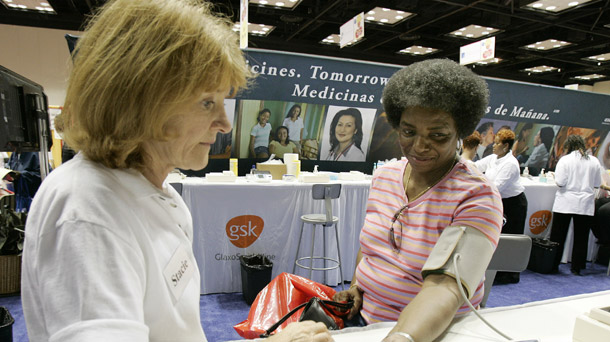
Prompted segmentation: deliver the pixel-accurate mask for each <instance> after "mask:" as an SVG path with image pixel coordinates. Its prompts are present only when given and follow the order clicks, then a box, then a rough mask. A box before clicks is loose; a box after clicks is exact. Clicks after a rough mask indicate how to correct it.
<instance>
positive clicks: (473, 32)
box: [449, 25, 500, 39]
mask: <svg viewBox="0 0 610 342" xmlns="http://www.w3.org/2000/svg"><path fill="white" fill-rule="evenodd" d="M498 32H500V29H497V28H493V27H488V26H480V25H468V26H464V27H462V28H460V29H458V30H455V31H453V32H450V33H449V35H450V36H454V37H459V38H469V39H478V38H481V37H485V36H489V35H491V34H494V33H498Z"/></svg>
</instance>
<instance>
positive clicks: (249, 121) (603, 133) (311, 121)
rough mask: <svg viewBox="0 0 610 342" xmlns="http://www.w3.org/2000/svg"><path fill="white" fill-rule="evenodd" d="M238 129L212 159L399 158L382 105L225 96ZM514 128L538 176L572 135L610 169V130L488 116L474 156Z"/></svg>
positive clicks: (523, 161) (522, 160)
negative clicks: (295, 155)
mask: <svg viewBox="0 0 610 342" xmlns="http://www.w3.org/2000/svg"><path fill="white" fill-rule="evenodd" d="M224 105H225V110H226V112H227V117H228V118H229V120H230V121H231V123H232V124H233V127H234V129H233V130H232V131H231V132H229V133H224V134H223V133H218V136H217V137H216V142H215V143H214V145H213V146H212V149H211V152H210V158H213V159H227V158H230V157H232V158H268V157H269V156H270V155H271V154H274V155H275V156H276V158H279V159H282V158H283V156H284V154H285V153H298V154H299V158H300V159H303V160H326V161H350V162H359V161H362V162H364V161H368V162H376V161H378V160H390V159H392V158H397V159H399V158H400V157H401V152H400V149H399V148H397V146H398V144H397V143H396V142H397V139H398V135H397V134H396V132H395V130H393V129H392V127H391V126H390V124H389V123H388V122H387V117H386V115H385V113H384V112H383V111H382V110H378V109H375V108H362V107H347V106H334V105H322V104H313V103H301V102H289V101H269V100H236V99H227V100H225V103H224ZM502 128H508V129H510V130H512V131H514V132H515V135H516V140H515V143H514V145H513V148H512V153H513V155H514V156H515V157H516V158H517V160H518V161H519V164H520V166H521V167H522V168H524V167H528V169H529V172H530V174H531V175H533V176H536V175H538V174H539V173H540V171H541V170H542V169H545V170H547V171H549V170H551V171H552V170H554V169H555V166H556V165H557V161H558V160H559V158H560V157H561V156H562V155H563V143H564V142H565V139H566V138H567V137H568V136H569V135H571V134H577V135H580V136H582V137H583V139H585V143H586V147H587V152H588V153H589V154H591V155H593V156H595V157H597V158H598V159H599V160H600V162H601V163H602V165H603V166H604V167H605V168H606V169H608V168H610V132H609V131H610V129H591V128H580V127H569V126H558V125H550V124H540V123H532V122H517V121H507V120H493V119H487V118H484V119H482V120H481V122H479V125H478V126H477V129H476V131H477V132H478V133H479V135H480V144H479V145H478V147H477V148H476V153H475V156H474V158H473V160H474V161H476V160H478V159H481V158H483V157H486V156H488V155H489V154H491V153H492V146H493V141H494V138H495V134H496V133H497V132H498V131H499V130H500V129H502Z"/></svg>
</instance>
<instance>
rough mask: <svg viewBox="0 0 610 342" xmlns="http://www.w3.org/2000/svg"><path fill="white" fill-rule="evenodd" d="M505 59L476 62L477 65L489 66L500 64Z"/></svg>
mask: <svg viewBox="0 0 610 342" xmlns="http://www.w3.org/2000/svg"><path fill="white" fill-rule="evenodd" d="M502 61H503V59H502V58H494V59H490V60H487V61H480V62H476V63H475V64H476V65H489V64H498V63H500V62H502Z"/></svg>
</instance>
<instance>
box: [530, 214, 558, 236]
mask: <svg viewBox="0 0 610 342" xmlns="http://www.w3.org/2000/svg"><path fill="white" fill-rule="evenodd" d="M552 217H553V213H551V212H550V211H548V210H540V211H537V212H535V213H533V214H532V216H530V222H529V224H530V232H532V234H534V235H538V234H540V233H542V232H543V231H544V230H545V229H546V228H547V227H548V226H549V223H550V222H551V218H552Z"/></svg>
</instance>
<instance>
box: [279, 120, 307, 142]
mask: <svg viewBox="0 0 610 342" xmlns="http://www.w3.org/2000/svg"><path fill="white" fill-rule="evenodd" d="M282 126H286V127H288V140H292V141H301V129H303V128H304V127H305V125H304V124H303V119H301V118H297V119H296V121H292V119H291V118H285V119H284V122H283V123H282ZM303 136H305V132H303Z"/></svg>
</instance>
